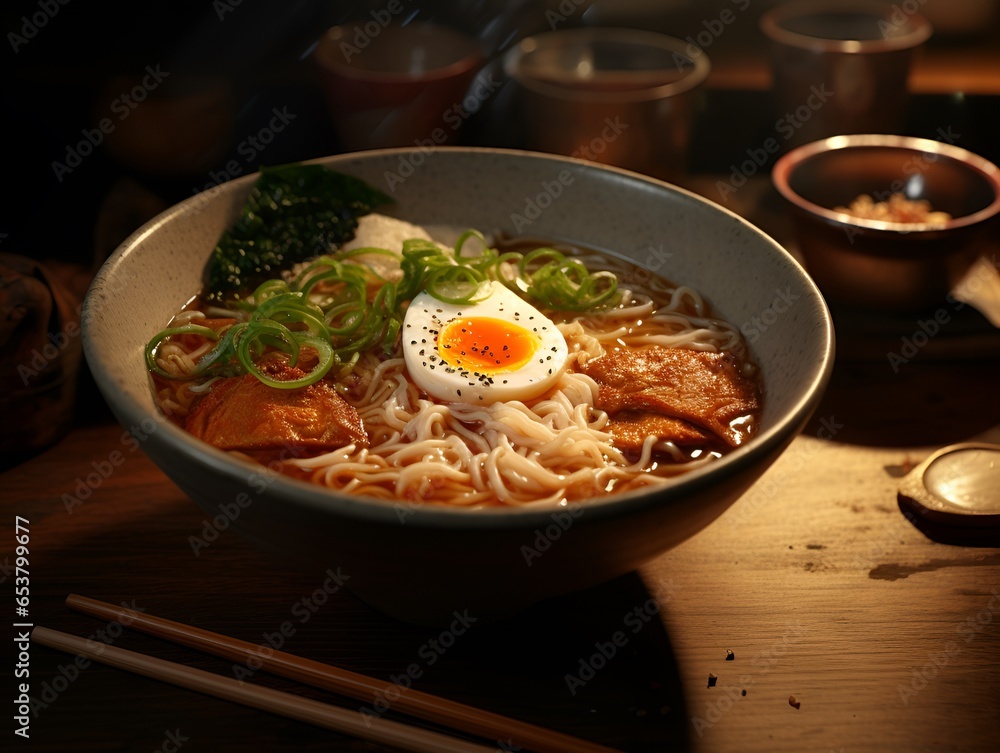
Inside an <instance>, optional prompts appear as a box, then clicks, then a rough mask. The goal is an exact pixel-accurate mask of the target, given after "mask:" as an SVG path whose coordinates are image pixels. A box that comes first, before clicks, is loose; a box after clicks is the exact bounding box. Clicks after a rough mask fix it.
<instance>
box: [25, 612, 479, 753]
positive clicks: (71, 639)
mask: <svg viewBox="0 0 1000 753" xmlns="http://www.w3.org/2000/svg"><path fill="white" fill-rule="evenodd" d="M31 640H32V641H33V642H34V643H40V644H42V645H43V646H49V647H50V648H56V649H59V650H61V651H67V652H69V653H71V654H79V655H81V656H86V657H87V658H88V659H93V660H94V661H97V662H101V663H102V664H107V665H109V666H112V667H117V668H118V669H125V670H128V671H129V672H135V673H136V674H140V675H145V676H146V677H152V678H153V679H155V680H163V681H164V682H169V683H172V684H174V685H179V686H180V687H182V688H187V689H188V690H196V691H198V692H200V693H205V694H207V695H211V696H215V697H217V698H223V699H225V700H227V701H235V702H236V703H242V704H243V705H244V706H250V707H252V708H255V709H260V710H262V711H270V712H271V713H274V714H280V715H282V716H287V717H289V718H291V719H297V720H299V721H302V722H308V723H309V724H315V725H316V726H318V727H324V728H326V729H332V730H336V731H338V732H345V733H347V734H350V735H354V736H355V737H361V738H365V739H367V740H373V741H375V742H380V743H386V744H388V745H395V746H397V747H399V748H404V749H406V750H411V751H418V753H489V752H490V751H495V748H492V747H485V746H483V745H478V744H476V743H470V742H466V741H465V740H459V739H457V738H454V737H448V736H447V735H442V734H441V733H439V732H432V731H431V730H425V729H419V728H417V727H410V726H408V725H405V724H400V723H399V722H393V721H389V720H387V719H370V720H368V723H367V724H366V723H365V720H363V719H362V718H361V716H360V714H358V713H357V712H354V711H349V710H347V709H343V708H339V707H337V706H331V705H330V704H327V703H322V702H320V701H314V700H313V699H311V698H303V697H302V696H297V695H293V694H292V693H284V692H282V691H280V690H273V689H271V688H265V687H261V686H259V685H244V684H242V683H240V682H239V680H234V679H232V678H230V677H222V676H221V675H216V674H212V673H211V672H206V671H205V670H203V669H195V668H194V667H188V666H186V665H184V664H177V663H175V662H171V661H165V660H163V659H157V658H155V657H153V656H146V655H145V654H139V653H136V652H135V651H128V650H127V649H124V648H118V647H116V646H109V645H105V644H103V643H98V644H95V643H94V642H93V641H88V640H87V639H85V638H80V637H79V636H76V635H70V634H69V633H61V632H59V631H58V630H50V629H49V628H46V627H41V626H38V627H35V628H34V630H32V632H31ZM92 647H93V648H92Z"/></svg>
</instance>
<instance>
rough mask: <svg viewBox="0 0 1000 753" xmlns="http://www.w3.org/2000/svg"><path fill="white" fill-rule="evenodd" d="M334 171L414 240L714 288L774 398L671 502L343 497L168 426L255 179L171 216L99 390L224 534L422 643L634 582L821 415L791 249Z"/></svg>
mask: <svg viewBox="0 0 1000 753" xmlns="http://www.w3.org/2000/svg"><path fill="white" fill-rule="evenodd" d="M317 162H319V163H321V164H324V165H326V166H328V167H330V168H333V169H335V170H338V171H341V172H344V173H349V174H351V175H354V176H357V177H359V178H361V179H363V180H366V181H368V182H369V183H370V184H372V185H373V186H375V187H377V188H381V189H383V190H386V191H387V192H389V193H391V195H392V196H393V198H394V199H395V202H396V203H395V205H394V206H393V207H391V208H390V209H389V210H388V211H387V212H386V213H388V214H394V215H396V216H398V217H400V218H402V219H406V220H409V221H411V222H416V223H419V224H424V225H441V224H444V225H457V226H460V227H476V228H480V229H483V230H500V231H506V232H508V233H512V234H517V235H522V236H527V235H530V236H537V237H542V238H547V239H550V240H553V241H558V240H562V241H574V242H577V243H579V244H582V245H586V246H589V247H591V248H595V249H598V250H603V251H606V252H608V253H610V254H614V255H617V256H619V257H622V258H624V259H630V260H632V261H634V262H635V263H636V264H638V265H641V267H642V268H643V269H644V270H646V271H649V272H657V273H660V274H664V275H666V276H669V277H670V278H672V279H673V280H675V281H678V282H683V283H685V284H687V285H691V286H694V287H695V288H697V289H698V290H700V291H701V292H702V293H703V294H704V295H705V296H706V297H707V298H708V299H709V300H710V301H711V302H713V303H714V305H715V306H716V309H717V311H716V313H717V314H718V315H719V316H721V317H723V318H725V319H727V320H728V321H730V322H732V323H734V324H735V325H737V326H740V327H742V328H743V330H744V332H745V333H746V334H747V341H748V344H749V346H750V348H751V349H752V352H753V357H754V359H755V361H756V363H757V364H758V365H759V367H760V370H761V378H762V381H763V385H764V388H763V389H764V404H763V412H762V415H761V419H760V430H759V431H758V433H757V434H756V435H755V436H754V437H753V439H752V440H751V441H749V442H747V443H746V444H745V445H744V446H742V447H740V448H737V449H736V450H734V451H733V452H731V453H729V454H727V455H725V456H723V457H722V458H719V459H718V460H716V461H714V462H711V463H708V464H706V465H704V466H702V467H700V468H698V469H696V470H692V471H691V472H689V473H686V474H684V475H681V476H679V477H677V478H676V479H675V480H674V481H672V482H671V483H670V484H669V485H668V486H666V487H664V488H661V489H660V490H659V491H656V492H654V493H650V492H645V493H642V492H640V493H625V494H621V495H617V496H614V495H612V496H605V497H601V498H594V499H591V500H585V501H582V502H578V503H572V504H571V505H569V506H559V505H556V504H554V503H553V504H548V503H546V504H541V505H536V506H532V505H530V504H529V505H526V506H522V507H507V508H504V507H489V508H482V509H474V510H469V509H462V508H460V507H451V506H442V505H439V504H432V503H423V504H421V503H420V502H418V501H406V500H402V499H401V500H398V501H395V502H392V503H390V502H386V501H381V500H373V499H365V498H359V497H352V496H348V495H344V494H340V493H334V492H332V491H330V490H328V489H325V488H322V487H318V486H314V485H310V484H308V483H306V482H303V481H299V480H295V479H292V478H289V477H286V476H283V475H279V474H277V473H275V472H272V471H270V470H269V469H268V468H266V467H264V466H261V465H255V464H251V463H249V462H244V461H242V460H239V459H237V458H235V457H233V456H232V455H230V454H227V453H224V452H222V451H219V450H216V449H215V448H213V447H211V446H208V445H206V444H204V443H202V442H201V441H199V440H197V439H195V438H194V437H193V436H191V435H190V434H188V433H186V432H185V431H183V430H182V429H180V428H179V427H177V426H175V425H174V424H172V423H171V422H169V421H167V420H166V419H165V418H163V417H162V416H161V415H160V413H159V411H158V409H157V407H156V405H155V403H154V399H153V394H152V391H151V389H150V383H149V378H148V375H147V372H146V369H145V365H144V359H143V351H144V347H145V345H146V343H147V342H148V341H149V338H150V337H151V336H152V334H153V333H156V332H157V331H159V330H160V329H162V328H163V326H164V325H165V324H166V322H168V321H169V319H170V318H171V317H172V316H173V315H174V314H175V313H176V311H177V310H178V309H179V308H180V306H181V305H182V303H183V302H184V301H186V300H188V299H189V298H190V297H191V295H192V294H193V293H195V292H196V291H197V290H199V289H200V287H201V270H202V268H203V265H204V263H205V261H206V259H207V257H208V255H209V254H210V252H211V251H212V249H213V247H214V245H215V243H216V241H217V239H218V238H219V235H220V234H221V233H222V231H223V230H224V229H225V228H226V227H227V225H228V224H229V223H231V222H232V221H234V219H235V218H236V216H237V214H238V211H239V208H240V207H241V205H242V203H243V200H244V197H245V196H246V194H247V192H248V190H249V189H250V186H251V184H252V181H253V180H254V176H247V177H245V178H240V179H238V180H235V181H232V182H230V183H226V184H223V185H220V186H219V187H217V188H216V189H214V190H213V191H212V192H210V193H206V194H203V195H199V196H194V197H192V198H190V199H188V200H186V201H184V202H182V203H181V204H178V205H177V206H175V207H173V208H172V209H170V210H168V211H167V212H165V213H163V214H162V215H160V216H159V217H157V218H155V219H154V220H152V221H151V222H150V223H148V224H147V225H146V226H144V227H143V228H141V229H140V230H138V231H137V232H136V233H135V234H133V235H132V236H131V237H130V238H129V239H127V240H126V241H125V242H124V244H123V245H122V246H121V248H120V249H118V251H117V252H116V253H115V254H114V255H113V256H112V257H111V258H110V259H109V260H108V261H107V263H106V264H105V265H104V267H103V268H102V270H101V271H100V273H99V274H98V276H97V278H96V279H95V282H94V284H93V286H92V288H91V290H90V293H89V295H88V298H87V301H86V305H85V309H84V314H83V326H84V347H85V353H86V356H87V359H88V362H89V364H90V367H91V369H92V371H93V374H94V376H95V379H96V381H97V383H98V385H99V386H100V388H101V390H102V391H103V394H104V395H105V397H106V399H107V401H108V403H109V404H110V406H111V408H112V410H113V411H114V413H115V415H116V416H117V418H118V420H119V421H121V423H122V424H123V425H124V426H126V427H137V428H136V431H137V432H139V433H140V434H141V436H142V439H141V440H140V446H141V448H142V449H143V451H144V452H145V453H146V454H147V455H148V456H149V457H150V458H151V459H152V460H153V461H154V462H155V463H156V464H157V465H158V466H159V467H160V468H161V469H162V470H163V472H164V473H165V474H166V475H167V476H168V477H169V478H170V479H171V480H172V481H173V482H174V483H175V484H176V485H177V486H178V487H180V489H181V490H183V491H184V492H185V493H186V494H187V495H189V496H190V497H191V499H193V500H194V501H195V502H197V503H198V505H200V506H201V507H202V508H203V509H204V511H205V516H206V518H205V520H206V522H207V524H210V521H212V520H216V521H219V524H218V526H217V528H220V529H221V528H232V529H235V530H236V531H238V532H239V533H241V534H242V535H243V536H245V537H246V538H247V539H249V540H251V541H253V542H255V543H257V544H259V545H261V546H262V547H265V548H268V549H271V550H277V551H278V552H281V553H283V556H287V557H289V558H291V557H295V558H299V559H301V560H302V561H303V562H304V563H305V565H304V566H306V567H309V568H311V569H315V571H316V572H317V573H323V572H325V571H326V570H327V569H336V568H340V572H341V573H342V574H343V575H344V576H346V578H347V580H346V585H347V587H349V588H350V589H351V590H353V591H354V593H355V594H357V595H358V596H359V597H360V598H361V599H363V600H364V601H366V602H367V603H369V604H370V605H371V606H373V607H374V608H376V609H378V610H380V611H382V612H383V613H385V614H388V615H391V616H394V617H397V618H399V619H402V620H405V621H409V622H414V623H421V624H441V623H446V622H449V621H451V620H453V619H454V616H453V615H454V613H455V612H458V613H460V614H462V613H466V612H467V613H468V614H469V615H471V616H475V617H476V618H477V619H484V620H486V619H497V618H502V617H504V616H507V615H511V614H514V613H516V612H518V611H520V610H522V609H524V608H526V607H528V606H530V605H532V604H534V603H536V602H538V601H540V600H543V599H546V598H548V597H552V596H556V595H559V594H565V593H568V592H571V591H575V590H578V589H583V588H586V587H588V586H592V585H596V584H598V583H601V582H603V581H607V580H610V579H611V578H614V577H616V576H619V575H621V574H624V573H627V572H630V571H632V570H633V569H635V568H637V567H639V566H640V565H642V564H643V563H645V562H647V561H649V560H651V559H653V558H655V557H656V556H657V555H659V554H661V553H663V552H665V551H666V550H668V549H670V548H671V547H672V546H675V545H677V544H679V543H681V542H683V541H685V540H686V539H688V538H689V537H691V536H693V535H695V534H697V533H698V532H699V531H701V530H702V529H704V528H705V527H706V526H708V525H709V524H710V523H711V522H712V521H713V520H715V519H716V518H718V517H719V516H720V515H721V514H722V513H723V512H724V511H725V510H726V509H727V508H728V507H729V506H730V505H731V504H732V503H733V502H734V501H735V500H736V499H737V498H738V497H739V496H740V495H741V494H742V493H743V492H744V491H746V489H747V488H748V487H749V486H750V485H751V484H753V482H754V481H755V480H756V479H757V478H758V477H759V476H760V475H761V474H762V473H763V472H764V471H765V469H766V468H767V467H768V466H769V465H770V464H771V462H772V461H774V460H775V458H777V457H778V455H779V454H780V453H781V452H782V450H783V449H784V448H785V447H786V446H787V445H788V444H789V442H791V441H792V439H793V438H794V437H795V435H796V434H797V433H798V432H799V431H800V429H801V428H802V426H803V425H804V424H805V422H806V421H807V419H808V418H809V416H810V415H811V413H812V412H813V410H814V408H815V406H816V404H817V402H818V401H819V399H820V397H821V393H822V391H823V389H824V387H825V384H826V382H827V380H828V378H829V374H830V370H831V366H832V357H833V330H832V325H831V321H830V317H829V312H828V311H827V308H826V306H825V303H824V301H823V299H822V296H821V295H820V293H819V291H818V290H817V288H816V287H815V286H814V284H813V283H812V281H811V279H810V278H809V277H808V275H807V274H806V273H805V272H804V270H803V269H802V267H801V266H800V265H799V264H798V263H797V262H796V261H795V260H794V259H793V258H792V257H791V256H790V255H789V254H788V253H787V252H786V251H785V250H784V249H782V248H781V247H780V246H779V245H778V244H776V243H775V242H774V241H773V240H771V239H770V238H768V237H767V236H766V235H764V234H763V233H761V232H760V231H759V230H757V229H756V228H754V227H753V226H751V225H750V224H748V223H747V222H746V221H744V220H743V219H741V218H740V217H738V216H736V215H735V214H733V213H731V212H729V211H727V210H725V209H723V208H720V207H718V206H716V205H714V204H712V203H710V202H708V201H706V200H704V199H702V198H700V197H697V196H695V195H694V194H691V193H688V192H686V191H684V190H682V189H679V188H675V187H673V186H671V185H668V184H666V183H662V182H659V181H657V180H654V179H651V178H648V177H644V176H641V175H637V174H634V173H630V172H627V171H624V170H621V169H618V168H611V167H602V166H595V165H594V164H593V163H588V162H583V161H580V160H575V159H571V158H566V157H557V156H552V155H543V154H535V153H529V152H515V151H502V150H492V149H471V148H447V147H445V148H440V149H436V150H421V151H414V150H406V149H389V150H379V151H368V152H363V153H355V154H344V155H339V156H336V157H331V158H327V159H322V160H317ZM383 211H384V210H383ZM763 322H766V325H764V324H763ZM213 525H214V524H213ZM237 575H244V576H246V577H252V575H253V574H252V573H249V572H248V573H242V574H237Z"/></svg>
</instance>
